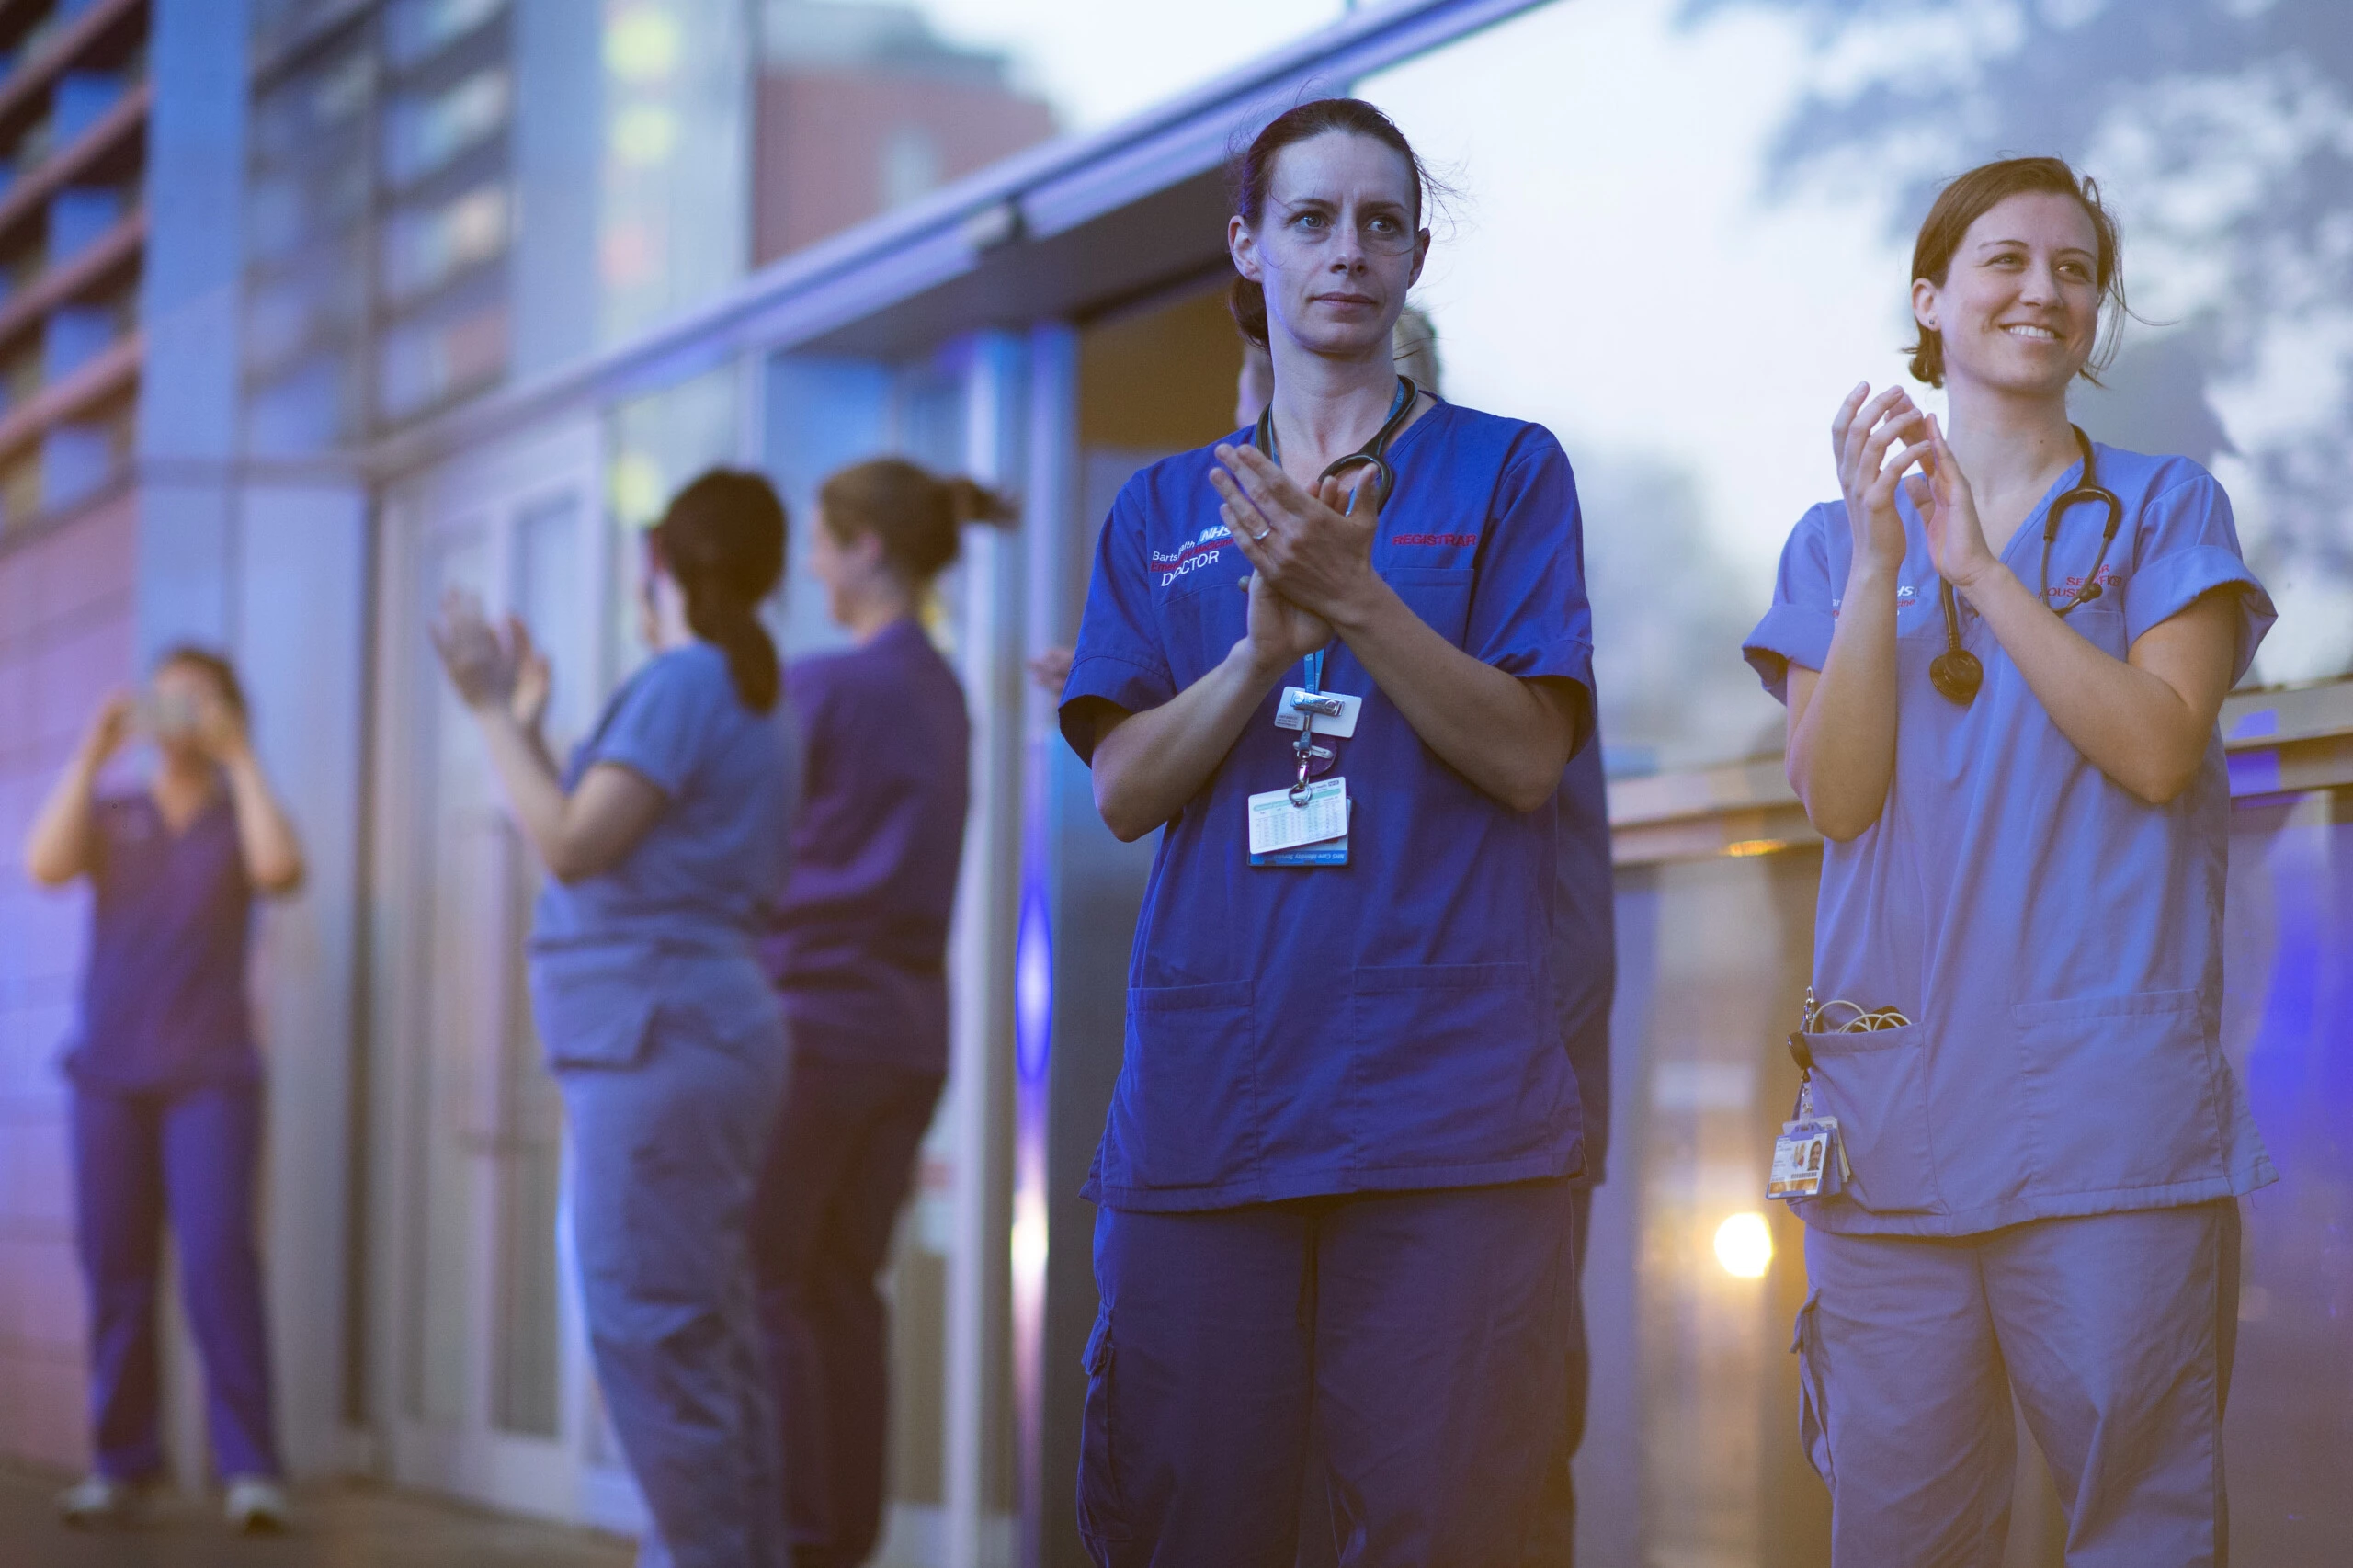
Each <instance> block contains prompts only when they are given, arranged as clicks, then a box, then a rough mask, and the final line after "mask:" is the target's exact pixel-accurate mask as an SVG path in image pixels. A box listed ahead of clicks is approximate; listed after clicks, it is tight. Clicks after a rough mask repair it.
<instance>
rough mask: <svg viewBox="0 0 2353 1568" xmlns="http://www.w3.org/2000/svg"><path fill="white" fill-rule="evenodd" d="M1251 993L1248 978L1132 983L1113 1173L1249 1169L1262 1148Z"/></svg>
mask: <svg viewBox="0 0 2353 1568" xmlns="http://www.w3.org/2000/svg"><path fill="white" fill-rule="evenodd" d="M1250 997H1251V986H1250V982H1248V981H1246V980H1235V981H1224V982H1220V983H1217V984H1213V985H1151V986H1137V987H1134V988H1133V989H1131V990H1130V991H1129V993H1128V1055H1127V1061H1126V1062H1125V1063H1124V1064H1123V1065H1122V1066H1121V1068H1120V1080H1119V1083H1118V1085H1117V1086H1116V1087H1114V1088H1113V1090H1112V1091H1111V1124H1110V1131H1109V1135H1108V1139H1107V1140H1106V1147H1105V1154H1106V1164H1105V1169H1104V1173H1103V1175H1104V1179H1105V1180H1106V1181H1108V1182H1109V1183H1110V1184H1111V1185H1113V1186H1117V1187H1214V1186H1217V1185H1220V1184H1222V1183H1224V1182H1230V1181H1237V1180H1240V1179H1241V1178H1242V1177H1243V1176H1246V1175H1248V1174H1249V1172H1250V1168H1251V1166H1252V1165H1255V1164H1256V1160H1257V1156H1258V1134H1257V1120H1258V1115H1257V1112H1258V1079H1257V1068H1258V1062H1257V1050H1256V1028H1255V1027H1254V1025H1253V1022H1252V1019H1251V1012H1250ZM1115 1162H1117V1163H1124V1164H1125V1165H1126V1166H1127V1170H1126V1171H1125V1172H1124V1173H1122V1172H1120V1170H1118V1169H1117V1168H1116V1164H1115Z"/></svg>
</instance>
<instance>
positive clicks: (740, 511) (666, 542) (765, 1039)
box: [435, 470, 801, 1568]
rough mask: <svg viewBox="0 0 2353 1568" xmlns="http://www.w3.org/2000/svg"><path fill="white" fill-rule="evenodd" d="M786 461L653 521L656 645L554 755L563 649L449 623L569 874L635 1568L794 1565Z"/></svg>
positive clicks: (551, 895)
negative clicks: (551, 743) (781, 611)
mask: <svg viewBox="0 0 2353 1568" xmlns="http://www.w3.org/2000/svg"><path fill="white" fill-rule="evenodd" d="M784 543H785V518H784V508H783V506H781V505H780V504H779V502H778V500H777V498H776V493H775V492H774V491H773V490H771V489H770V488H769V487H768V483H767V480H765V479H763V478H761V477H760V476H759V475H757V474H754V473H742V472H731V471H727V470H717V471H714V472H710V473H706V474H704V475H703V476H702V477H701V478H699V479H697V480H696V481H695V482H694V483H691V484H688V486H687V487H686V488H685V489H684V490H682V491H680V492H679V493H678V494H677V495H676V497H674V498H673V499H672V501H671V503H670V506H669V508H668V510H667V511H666V512H665V513H664V515H663V518H662V521H661V523H660V524H659V525H658V526H657V527H655V528H654V529H653V530H652V531H651V532H650V533H649V534H648V535H647V547H648V548H647V551H646V568H647V570H646V576H645V597H644V600H643V603H642V631H643V633H644V636H645V640H646V642H648V644H649V645H650V646H651V647H652V648H653V649H654V657H653V658H651V659H649V660H648V661H647V662H646V663H645V664H644V665H643V666H642V667H641V668H640V669H639V670H638V671H637V673H636V674H635V675H633V676H631V677H630V678H629V679H628V680H627V681H626V682H624V683H623V684H622V686H621V688H620V690H619V691H617V692H615V693H614V694H613V696H612V699H611V700H610V701H608V703H607V704H606V705H605V711H604V714H603V716H602V717H600V718H599V719H598V720H597V728H596V729H595V731H594V732H593V733H590V735H589V737H588V738H587V739H586V740H585V741H584V742H582V743H581V744H580V745H579V746H578V748H577V749H575V750H574V753H573V755H572V759H571V761H570V763H569V764H568V765H567V766H565V767H563V768H562V769H561V770H559V769H558V767H556V764H555V761H554V759H553V758H552V757H551V756H549V755H548V751H547V748H546V746H545V745H544V744H542V743H541V741H540V733H539V722H540V715H541V713H542V712H543V711H544V710H545V707H546V702H547V692H548V671H547V667H546V665H545V662H544V661H543V660H541V659H540V658H539V657H538V655H537V654H536V653H533V652H532V650H531V646H530V642H529V636H528V634H527V633H526V632H524V631H523V629H522V628H521V626H520V624H519V623H510V629H509V632H508V635H507V636H506V637H505V638H501V637H500V636H498V635H497V634H496V633H495V632H494V631H492V630H491V629H490V627H488V626H487V625H486V624H484V622H483V619H482V615H481V611H480V609H479V608H478V607H476V606H475V605H474V604H473V603H472V601H471V600H468V599H465V598H462V597H457V598H453V599H452V600H451V602H450V603H449V605H448V606H447V607H446V608H445V612H444V616H443V619H442V621H441V623H440V624H439V625H438V626H437V627H436V628H435V638H436V641H437V642H438V644H439V646H440V649H441V655H442V660H443V663H444V664H445V665H447V667H448V669H449V677H450V681H451V684H452V685H454V686H455V687H457V689H458V693H459V695H460V697H461V698H462V699H464V700H465V703H466V705H467V707H468V709H469V710H471V711H472V715H473V718H474V721H475V722H476V724H477V725H478V726H479V727H480V729H481V732H482V736H483V742H484V744H485V746H486V748H487V749H488V751H489V753H490V758H491V762H492V764H493V766H494V767H496V768H497V770H498V776H499V781H500V782H501V783H502V784H503V785H504V786H505V787H506V796H507V801H508V804H509V807H510V809H511V810H512V811H513V812H514V814H515V818H516V821H517V823H518V824H520V825H521V827H522V830H523V832H524V835H526V836H527V837H528V838H529V840H530V841H531V845H532V846H533V847H534V848H535V849H537V850H538V851H539V854H540V859H541V861H542V862H543V863H544V864H545V865H546V867H547V869H548V871H549V873H550V878H549V881H548V883H547V886H546V887H545V888H544V889H543V890H542V891H541V892H540V903H539V909H538V911H537V913H536V915H535V916H534V918H533V921H532V926H531V955H530V977H531V1004H532V1013H533V1016H534V1017H536V1019H537V1020H538V1023H539V1028H540V1039H541V1040H543V1041H544V1042H545V1045H546V1049H547V1056H548V1063H549V1066H550V1067H551V1068H552V1069H553V1071H554V1073H555V1076H556V1081H557V1083H558V1084H559V1085H562V1086H563V1105H564V1111H565V1114H566V1116H567V1118H568V1119H569V1121H570V1131H571V1154H572V1161H571V1168H570V1171H569V1173H568V1175H569V1184H570V1197H571V1209H572V1241H573V1249H574V1253H575V1255H576V1256H577V1258H578V1263H579V1270H580V1296H581V1305H582V1309H583V1315H584V1316H585V1318H586V1320H587V1324H588V1340H589V1346H590V1348H591V1349H592V1350H593V1351H594V1353H595V1356H596V1363H597V1385H598V1387H599V1388H600V1389H601V1390H602V1392H603V1393H604V1400H605V1409H606V1411H607V1413H608V1415H610V1416H611V1417H612V1423H613V1430H614V1432H615V1433H616V1435H618V1436H619V1437H620V1445H621V1449H622V1451H623V1452H624V1453H625V1454H626V1455H627V1456H628V1458H629V1464H630V1469H631V1472H632V1473H633V1474H634V1475H635V1476H636V1478H637V1483H638V1490H639V1492H640V1493H641V1494H642V1495H643V1497H644V1499H645V1507H646V1512H647V1514H648V1515H650V1516H651V1522H652V1528H649V1529H648V1530H647V1531H646V1533H645V1535H644V1537H643V1538H642V1540H641V1542H640V1545H639V1556H638V1561H639V1563H640V1564H641V1568H780V1565H781V1564H782V1562H783V1561H784V1551H783V1546H782V1535H783V1530H782V1528H781V1521H780V1520H779V1518H778V1517H777V1506H776V1498H777V1489H778V1486H779V1471H778V1461H777V1453H776V1415H775V1411H774V1409H773V1407H772V1406H771V1404H770V1403H769V1399H768V1387H767V1358H766V1356H765V1355H764V1354H763V1353H762V1348H761V1345H760V1335H759V1323H758V1308H757V1303H756V1300H755V1287H754V1282H753V1278H752V1267H751V1258H750V1253H749V1242H748V1226H749V1220H750V1211H751V1203H752V1194H753V1188H754V1186H755V1184H756V1181H757V1179H758V1176H759V1170H760V1162H761V1161H762V1160H763V1159H764V1158H765V1157H766V1155H767V1142H768V1138H769V1135H770V1132H771V1131H772V1130H773V1128H774V1125H775V1120H776V1108H777V1103H778V1098H779V1096H780V1095H781V1094H782V1092H783V1088H784V1075H785V1069H786V1046H785V1026H784V1017H783V1014H782V1011H781V1009H779V1007H778V1006H777V1001H776V996H775V994H774V993H773V992H772V991H771V990H770V989H769V988H768V983H767V975H766V974H765V973H764V972H763V971H762V970H761V968H760V964H759V955H758V950H757V945H756V944H757V939H758V936H759V933H760V931H761V930H762V929H763V928H764V927H765V926H766V925H767V920H768V917H769V914H770V911H771V910H772V909H773V907H774V904H775V901H776V899H777V898H778V897H779V894H781V893H782V892H783V891H784V885H785V877H786V871H787V868H788V867H789V865H790V858H789V850H788V835H790V832H791V829H792V817H793V805H794V800H795V798H796V795H797V793H798V790H799V788H800V775H801V769H800V757H799V746H800V742H799V738H798V734H797V732H796V729H795V726H794V725H793V722H792V715H791V709H790V704H789V703H788V702H786V701H785V700H784V699H783V694H782V692H781V691H780V690H779V687H780V685H781V672H780V671H779V669H778V667H777V658H776V646H775V644H774V643H773V642H770V641H769V639H768V634H767V630H766V629H765V628H763V627H762V626H761V624H760V621H759V616H758V607H759V605H760V602H761V601H762V600H763V599H765V598H767V597H768V595H769V594H770V593H771V592H772V591H773V590H774V589H775V587H776V585H777V583H778V581H779V578H780V577H781V576H782V574H783V571H784Z"/></svg>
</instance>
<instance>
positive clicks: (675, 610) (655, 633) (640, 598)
mask: <svg viewBox="0 0 2353 1568" xmlns="http://www.w3.org/2000/svg"><path fill="white" fill-rule="evenodd" d="M637 634H638V636H639V637H641V638H642V639H643V640H644V642H645V645H646V646H647V647H648V648H651V649H653V650H654V652H655V653H662V652H664V651H665V650H667V649H671V648H683V647H685V646H686V645H687V644H688V642H692V641H694V629H693V628H692V627H690V626H688V624H687V596H686V592H685V590H684V589H682V588H680V587H679V586H678V580H677V579H676V578H675V577H673V576H671V575H670V574H669V573H668V572H666V571H665V570H663V567H662V558H661V556H660V555H658V554H657V553H656V552H655V551H654V548H653V545H652V543H651V541H648V543H647V546H646V551H645V563H644V568H643V570H642V572H641V573H640V574H639V575H638V589H637Z"/></svg>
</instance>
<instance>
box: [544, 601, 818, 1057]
mask: <svg viewBox="0 0 2353 1568" xmlns="http://www.w3.org/2000/svg"><path fill="white" fill-rule="evenodd" d="M800 757H801V745H800V737H799V730H798V726H797V725H796V724H795V723H794V722H793V718H792V704H791V702H790V699H789V698H783V697H780V698H779V699H778V700H777V703H776V706H775V707H773V708H772V709H770V710H768V711H767V712H766V713H755V712H753V711H752V710H750V709H748V708H746V707H745V706H744V704H743V701H742V700H741V699H739V698H737V696H736V695H735V685H734V682H733V679H732V678H730V676H729V675H728V671H727V656H726V654H725V653H722V652H721V651H720V649H719V648H718V647H717V646H716V645H714V644H712V643H710V642H700V641H698V642H691V643H688V645H687V646H685V647H683V648H675V649H672V650H670V651H669V652H667V653H661V654H658V655H656V656H655V657H654V658H653V659H652V660H650V661H648V662H647V663H646V665H644V666H643V667H642V668H641V669H640V670H639V671H638V672H637V673H636V674H635V675H634V676H631V677H630V679H629V680H628V681H627V682H626V683H624V684H623V685H622V687H621V688H620V690H619V691H617V692H615V693H614V694H613V697H612V700H611V701H610V702H608V704H607V705H606V708H605V713H604V717H603V718H601V719H600V720H599V721H598V722H597V728H596V730H595V732H594V733H591V734H590V735H589V737H588V739H586V740H585V741H583V742H582V743H581V744H580V745H579V747H578V748H577V749H576V750H575V751H574V753H573V755H572V760H571V763H570V765H569V766H568V767H566V768H565V769H564V777H563V787H564V789H565V790H573V789H574V788H576V787H577V786H578V784H579V782H580V779H581V778H582V777H583V776H584V775H585V774H586V772H587V771H588V769H589V768H590V767H593V766H595V765H596V764H597V763H600V762H607V763H613V764H615V765H617V766H620V767H626V768H628V769H629V770H630V771H631V772H632V773H635V774H637V775H638V776H639V777H640V778H643V779H645V780H646V781H647V782H648V783H650V784H652V785H653V786H654V788H656V789H658V790H661V791H662V795H663V808H662V813H661V814H660V815H659V816H657V817H655V818H654V825H653V826H652V827H650V828H648V829H646V832H645V836H644V837H643V838H641V839H640V840H638V843H637V846H636V847H635V848H633V849H631V851H630V853H629V855H628V857H627V858H624V859H623V860H622V861H621V862H620V864H619V865H617V866H614V867H613V868H612V869H609V870H606V871H601V872H599V873H597V875H596V876H593V877H584V878H582V879H581V880H580V881H576V882H572V883H569V884H567V883H564V882H561V881H556V880H555V879H554V878H552V877H551V878H550V879H549V880H548V881H547V884H546V886H545V887H544V888H543V889H542V890H541V892H540V903H539V910H538V914H537V916H536V918H535V919H534V921H533V923H532V929H531V943H530V958H531V962H530V969H531V989H532V1003H533V1006H534V1008H535V1009H536V1012H537V1016H538V1019H539V1024H540V1035H541V1037H542V1039H543V1040H544V1042H545V1045H546V1050H547V1054H548V1059H549V1061H550V1062H551V1064H552V1065H555V1066H559V1067H576V1066H604V1067H613V1066H626V1065H629V1064H630V1063H631V1062H635V1061H636V1060H637V1059H638V1057H639V1055H640V1053H641V1051H642V1047H643V1043H644V1040H645V1035H646V1030H647V1028H649V1027H650V1026H651V1024H652V1022H653V1019H654V1015H655V1013H656V1012H657V1011H658V1009H659V1008H660V1007H661V1006H662V1005H663V1004H664V1003H665V1002H670V1003H674V1004H676V1005H677V1006H690V1007H693V1008H695V1009H697V1010H699V1012H700V1013H702V1014H703V1015H704V1017H705V1019H706V1021H707V1022H708V1023H709V1024H710V1026H711V1027H713V1028H717V1029H719V1030H721V1031H722V1033H726V1032H730V1031H742V1032H745V1033H750V1032H753V1031H756V1030H758V1029H763V1028H766V1029H773V1028H775V1026H776V1018H777V1005H776V999H775V995H774V993H773V992H771V991H770V990H769V988H768V983H767V974H766V972H765V971H763V970H762V969H761V968H760V966H759V962H758V956H759V955H758V939H759V937H760V935H761V934H762V933H763V932H765V931H766V930H767V923H768V920H769V917H770V915H771V913H772V911H773V909H774V907H775V904H776V901H777V899H778V898H779V897H780V896H781V895H782V894H783V892H784V887H785V880H786V877H787V875H788V874H789V872H790V867H791V858H790V835H791V832H792V820H793V814H794V811H795V807H796V802H797V801H799V799H800V790H801V761H800Z"/></svg>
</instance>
